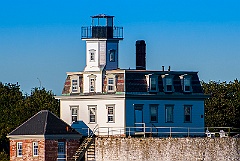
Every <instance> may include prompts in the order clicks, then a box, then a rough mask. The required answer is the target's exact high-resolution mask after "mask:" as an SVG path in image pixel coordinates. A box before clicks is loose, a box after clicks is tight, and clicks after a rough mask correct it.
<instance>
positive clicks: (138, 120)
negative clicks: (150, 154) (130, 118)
mask: <svg viewBox="0 0 240 161" xmlns="http://www.w3.org/2000/svg"><path fill="white" fill-rule="evenodd" d="M134 125H135V127H136V128H135V131H136V132H143V105H136V104H135V105H134Z"/></svg>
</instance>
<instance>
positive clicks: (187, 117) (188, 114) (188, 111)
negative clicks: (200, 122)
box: [184, 105, 192, 122]
mask: <svg viewBox="0 0 240 161" xmlns="http://www.w3.org/2000/svg"><path fill="white" fill-rule="evenodd" d="M184 122H192V106H191V105H184Z"/></svg>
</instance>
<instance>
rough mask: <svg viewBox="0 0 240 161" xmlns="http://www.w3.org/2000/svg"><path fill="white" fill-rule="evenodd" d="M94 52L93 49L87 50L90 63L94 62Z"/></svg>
mask: <svg viewBox="0 0 240 161" xmlns="http://www.w3.org/2000/svg"><path fill="white" fill-rule="evenodd" d="M95 51H96V50H94V49H91V50H89V56H90V61H92V62H93V61H95Z"/></svg>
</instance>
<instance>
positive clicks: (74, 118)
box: [70, 107, 78, 122]
mask: <svg viewBox="0 0 240 161" xmlns="http://www.w3.org/2000/svg"><path fill="white" fill-rule="evenodd" d="M70 109H71V112H72V122H75V121H77V120H78V107H71V108H70Z"/></svg>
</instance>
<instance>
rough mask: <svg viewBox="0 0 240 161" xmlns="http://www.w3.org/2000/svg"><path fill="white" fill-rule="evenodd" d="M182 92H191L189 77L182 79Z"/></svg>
mask: <svg viewBox="0 0 240 161" xmlns="http://www.w3.org/2000/svg"><path fill="white" fill-rule="evenodd" d="M183 90H184V92H191V79H190V78H189V77H185V78H184V79H183Z"/></svg>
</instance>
